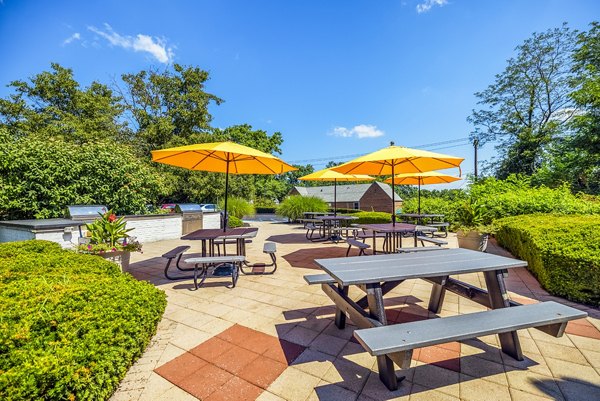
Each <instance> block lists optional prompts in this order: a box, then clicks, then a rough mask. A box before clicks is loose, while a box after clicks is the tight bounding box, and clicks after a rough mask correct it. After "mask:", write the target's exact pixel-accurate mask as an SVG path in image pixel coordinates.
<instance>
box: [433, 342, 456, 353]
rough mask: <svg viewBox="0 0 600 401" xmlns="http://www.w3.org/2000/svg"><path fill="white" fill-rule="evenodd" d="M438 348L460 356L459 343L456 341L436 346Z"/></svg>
mask: <svg viewBox="0 0 600 401" xmlns="http://www.w3.org/2000/svg"><path fill="white" fill-rule="evenodd" d="M438 347H440V348H444V349H447V350H448V351H454V352H458V353H459V355H460V343H459V342H458V341H452V342H451V343H445V344H440V345H438Z"/></svg>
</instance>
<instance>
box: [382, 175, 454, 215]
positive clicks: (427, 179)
mask: <svg viewBox="0 0 600 401" xmlns="http://www.w3.org/2000/svg"><path fill="white" fill-rule="evenodd" d="M458 180H460V178H459V177H454V176H452V175H448V174H444V173H440V172H438V171H427V172H424V173H404V174H397V175H395V176H394V179H393V181H394V184H396V185H418V186H419V192H418V193H419V208H418V213H419V214H421V185H428V184H445V183H449V182H454V181H458ZM385 182H387V183H388V184H391V183H392V178H391V177H390V178H388V179H387V180H385Z"/></svg>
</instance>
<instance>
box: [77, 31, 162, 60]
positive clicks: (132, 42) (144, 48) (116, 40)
mask: <svg viewBox="0 0 600 401" xmlns="http://www.w3.org/2000/svg"><path fill="white" fill-rule="evenodd" d="M88 29H89V30H90V31H92V32H94V33H95V34H97V35H99V36H101V37H103V38H104V39H106V40H107V41H108V43H110V44H111V45H112V46H119V47H122V48H124V49H128V50H130V49H131V50H133V51H136V52H146V53H150V55H152V56H153V57H154V58H155V59H156V60H158V61H160V62H161V63H169V62H171V61H172V60H173V56H174V53H173V49H172V48H171V47H167V45H166V43H165V41H164V40H163V39H160V38H156V37H154V38H153V37H152V36H148V35H143V34H141V33H139V34H137V35H136V37H132V36H122V35H120V34H118V33H117V32H115V31H114V30H113V29H112V27H111V26H110V25H108V24H104V29H105V30H104V31H103V30H100V29H98V28H96V27H94V26H89V27H88Z"/></svg>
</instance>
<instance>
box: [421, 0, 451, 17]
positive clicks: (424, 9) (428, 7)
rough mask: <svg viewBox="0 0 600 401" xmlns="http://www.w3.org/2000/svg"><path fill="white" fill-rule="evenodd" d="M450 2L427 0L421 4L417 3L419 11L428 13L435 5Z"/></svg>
mask: <svg viewBox="0 0 600 401" xmlns="http://www.w3.org/2000/svg"><path fill="white" fill-rule="evenodd" d="M446 4H448V0H425V1H424V2H423V3H421V4H417V13H419V14H421V13H426V12H427V11H429V10H431V8H432V7H433V6H440V7H443V6H445V5H446Z"/></svg>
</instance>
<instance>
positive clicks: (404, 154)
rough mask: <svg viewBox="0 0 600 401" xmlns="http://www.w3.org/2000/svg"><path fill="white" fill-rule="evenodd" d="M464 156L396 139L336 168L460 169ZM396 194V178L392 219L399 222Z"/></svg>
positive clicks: (381, 171) (385, 171)
mask: <svg viewBox="0 0 600 401" xmlns="http://www.w3.org/2000/svg"><path fill="white" fill-rule="evenodd" d="M463 160H464V159H463V158H462V157H455V156H449V155H444V154H441V153H434V152H429V151H426V150H418V149H411V148H406V147H404V146H394V142H391V143H390V146H388V147H386V148H383V149H380V150H377V151H375V152H373V153H369V154H367V155H364V156H361V157H358V158H356V159H354V160H351V161H349V162H347V163H344V164H341V165H339V166H336V167H332V169H333V170H335V171H338V172H340V173H344V174H371V175H391V176H392V177H393V176H395V175H396V173H420V172H425V171H433V170H442V169H445V168H450V167H458V168H459V171H460V163H462V161H463ZM395 195H396V193H395V191H394V182H393V181H392V223H393V224H394V225H396V213H395V205H396V200H395Z"/></svg>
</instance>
